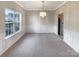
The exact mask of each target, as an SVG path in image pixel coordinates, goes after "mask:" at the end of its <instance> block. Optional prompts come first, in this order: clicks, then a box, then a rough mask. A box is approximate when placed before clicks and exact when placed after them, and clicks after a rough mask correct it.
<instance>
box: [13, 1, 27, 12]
mask: <svg viewBox="0 0 79 59" xmlns="http://www.w3.org/2000/svg"><path fill="white" fill-rule="evenodd" d="M14 2H15V3H16V4H18V5H19V6H20V7H21V8H23V9H24V10H26V9H25V8H24V7H23V5H21V4H20V3H18V2H17V1H14Z"/></svg>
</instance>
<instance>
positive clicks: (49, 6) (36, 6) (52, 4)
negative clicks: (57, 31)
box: [17, 1, 65, 10]
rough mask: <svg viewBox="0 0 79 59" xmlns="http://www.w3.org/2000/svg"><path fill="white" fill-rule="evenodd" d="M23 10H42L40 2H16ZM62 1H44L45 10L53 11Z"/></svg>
mask: <svg viewBox="0 0 79 59" xmlns="http://www.w3.org/2000/svg"><path fill="white" fill-rule="evenodd" d="M17 3H18V4H19V5H20V6H22V7H23V8H24V9H25V10H42V8H43V3H42V2H41V1H17ZM63 3H65V2H64V1H45V2H44V8H45V10H55V9H57V8H58V7H60V6H61V5H62V4H63Z"/></svg>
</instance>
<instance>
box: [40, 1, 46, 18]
mask: <svg viewBox="0 0 79 59" xmlns="http://www.w3.org/2000/svg"><path fill="white" fill-rule="evenodd" d="M42 3H43V10H42V11H41V12H40V16H41V17H42V18H44V17H46V12H45V11H44V1H42Z"/></svg>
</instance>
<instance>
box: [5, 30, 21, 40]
mask: <svg viewBox="0 0 79 59" xmlns="http://www.w3.org/2000/svg"><path fill="white" fill-rule="evenodd" d="M19 32H21V30H19V31H17V32H15V33H14V34H11V35H8V36H7V37H5V39H9V38H10V37H12V36H14V35H16V34H17V33H19Z"/></svg>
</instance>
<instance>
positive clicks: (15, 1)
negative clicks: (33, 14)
mask: <svg viewBox="0 0 79 59" xmlns="http://www.w3.org/2000/svg"><path fill="white" fill-rule="evenodd" d="M67 2H68V1H64V2H63V3H61V4H60V5H59V6H58V7H57V8H55V9H53V10H52V11H54V10H57V9H58V8H60V7H61V6H63V5H64V4H65V3H67ZM15 3H16V4H18V5H19V6H20V7H22V8H23V9H24V10H26V9H25V8H24V7H23V5H21V4H20V3H19V2H17V1H15Z"/></svg>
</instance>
